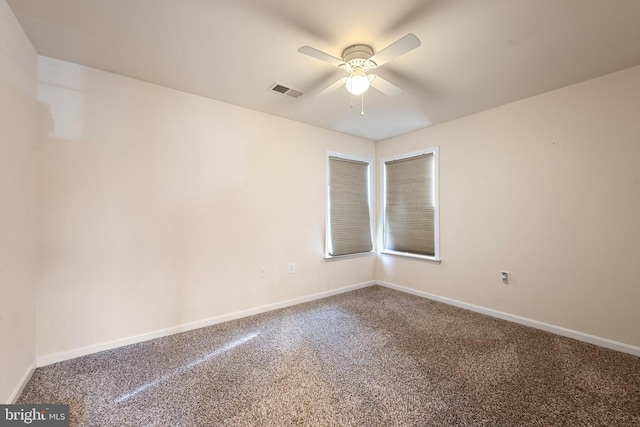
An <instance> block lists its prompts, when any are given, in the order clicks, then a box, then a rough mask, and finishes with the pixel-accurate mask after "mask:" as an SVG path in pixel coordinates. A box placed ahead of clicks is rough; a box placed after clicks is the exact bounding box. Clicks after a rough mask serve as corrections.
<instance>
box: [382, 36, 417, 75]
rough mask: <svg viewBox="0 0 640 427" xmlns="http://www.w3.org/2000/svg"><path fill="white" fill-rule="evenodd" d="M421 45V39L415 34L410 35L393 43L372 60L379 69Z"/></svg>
mask: <svg viewBox="0 0 640 427" xmlns="http://www.w3.org/2000/svg"><path fill="white" fill-rule="evenodd" d="M421 44H422V43H420V39H419V38H418V37H416V35H415V34H411V33H409V34H407V35H406V36H404V37H402V38H401V39H398V40H396V41H395V42H393V43H391V44H390V45H389V46H387V47H385V48H384V49H382V50H381V51H380V52H378V53H376V54H375V55H373V56H372V57H371V58H370V59H371V60H372V61H373V62H375V63H376V65H377V66H378V67H379V66H381V65H383V64H386V63H387V62H389V61H391V60H392V59H395V58H397V57H399V56H401V55H404V54H405V53H407V52H409V51H411V50H413V49H415V48H417V47H419V46H420V45H421Z"/></svg>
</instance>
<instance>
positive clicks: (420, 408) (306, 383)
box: [18, 286, 640, 426]
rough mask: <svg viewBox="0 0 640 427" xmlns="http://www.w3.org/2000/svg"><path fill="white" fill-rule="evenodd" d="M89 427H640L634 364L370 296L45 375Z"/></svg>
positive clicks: (39, 386) (424, 303)
mask: <svg viewBox="0 0 640 427" xmlns="http://www.w3.org/2000/svg"><path fill="white" fill-rule="evenodd" d="M18 403H48V404H52V403H66V404H70V405H71V421H72V423H71V424H72V425H87V426H88V425H90V426H152V425H153V426H155V425H157V426H169V425H171V426H218V425H221V426H222V425H224V426H449V425H455V426H460V425H499V426H525V425H526V426H556V425H571V426H573V425H584V426H595V425H609V426H634V425H635V426H640V358H638V357H635V356H631V355H628V354H624V353H619V352H615V351H612V350H607V349H604V348H599V347H596V346H592V345H589V344H585V343H581V342H578V341H575V340H572V339H568V338H563V337H559V336H556V335H553V334H550V333H546V332H542V331H538V330H535V329H531V328H527V327H524V326H521V325H517V324H514V323H510V322H506V321H503V320H498V319H494V318H491V317H487V316H484V315H480V314H477V313H473V312H469V311H465V310H462V309H458V308H455V307H451V306H447V305H444V304H441V303H437V302H433V301H430V300H427V299H423V298H420V297H416V296H412V295H407V294H404V293H401V292H397V291H393V290H390V289H387V288H383V287H379V286H373V287H370V288H366V289H361V290H358V291H354V292H349V293H346V294H342V295H338V296H335V297H331V298H326V299H323V300H319V301H314V302H311V303H306V304H301V305H297V306H294V307H290V308H286V309H282V310H277V311H273V312H269V313H265V314H261V315H257V316H253V317H249V318H245V319H241V320H237V321H232V322H228V323H224V324H220V325H216V326H211V327H208V328H203V329H198V330H195V331H191V332H187V333H183V334H178V335H173V336H170V337H165V338H160V339H156V340H153V341H147V342H144V343H140V344H135V345H130V346H127V347H123V348H119V349H115V350H110V351H105V352H101V353H97V354H93V355H90V356H85V357H80V358H77V359H73V360H69V361H65V362H61V363H57V364H54V365H49V366H46V367H44V368H39V369H37V370H36V372H35V373H34V375H33V377H32V379H31V381H30V382H29V383H28V385H27V386H26V388H25V390H24V392H23V393H22V395H21V396H20V399H19V402H18Z"/></svg>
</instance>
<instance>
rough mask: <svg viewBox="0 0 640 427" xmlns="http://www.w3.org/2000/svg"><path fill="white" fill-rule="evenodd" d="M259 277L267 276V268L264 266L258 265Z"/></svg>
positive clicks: (264, 277)
mask: <svg viewBox="0 0 640 427" xmlns="http://www.w3.org/2000/svg"><path fill="white" fill-rule="evenodd" d="M260 278H261V279H266V278H267V269H266V268H265V267H260Z"/></svg>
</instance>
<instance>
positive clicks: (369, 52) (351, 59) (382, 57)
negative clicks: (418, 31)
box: [298, 33, 421, 97]
mask: <svg viewBox="0 0 640 427" xmlns="http://www.w3.org/2000/svg"><path fill="white" fill-rule="evenodd" d="M420 44H421V43H420V39H418V37H416V36H415V35H414V34H411V33H409V34H407V35H406V36H404V37H402V38H400V39H398V40H396V41H395V42H393V43H391V44H390V45H389V46H387V47H385V48H384V49H382V50H381V51H379V52H377V53H375V54H374V51H373V49H372V48H371V46H368V45H365V44H356V45H353V46H349V47H348V48H346V49H345V50H344V51H343V52H342V59H340V58H336V57H335V56H333V55H329V54H328V53H325V52H322V51H321V50H318V49H316V48H314V47H311V46H302V47H301V48H300V49H298V52H300V53H303V54H305V55H308V56H310V57H312V58H316V59H319V60H320V61H323V62H326V63H328V64H331V65H334V66H336V67H338V68H341V69H343V70H344V71H346V72H347V73H348V74H349V75H348V76H347V77H342V78H341V79H339V80H338V81H336V82H335V83H333V84H331V85H330V86H329V87H327V88H326V89H324V90H323V91H322V92H320V93H318V94H317V95H316V96H318V97H319V96H325V95H327V94H329V93H332V92H334V91H335V90H337V89H338V88H339V87H341V86H342V85H345V86H346V88H347V90H348V91H349V93H351V94H353V95H361V94H363V93H364V92H366V91H367V89H369V86H373V87H374V88H376V89H377V90H379V91H380V92H382V93H384V94H385V95H387V96H397V95H399V94H401V93H402V89H400V88H399V87H398V86H396V85H394V84H393V83H390V82H389V81H387V80H385V79H383V78H382V77H380V76H378V75H375V74H369V71H371V70H373V69H375V68H378V67H380V66H382V65H384V64H386V63H387V62H389V61H391V60H392V59H395V58H397V57H399V56H401V55H404V54H405V53H407V52H409V51H411V50H413V49H415V48H417V47H419V46H420Z"/></svg>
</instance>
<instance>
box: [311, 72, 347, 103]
mask: <svg viewBox="0 0 640 427" xmlns="http://www.w3.org/2000/svg"><path fill="white" fill-rule="evenodd" d="M346 82H347V77H343V78H341V79H340V80H338V81H336V82H334V83H332V84H331V85H330V86H329V87H328V88H326V89H325V90H323V91H322V92H320V93H318V94H317V95H316V98H321V97H323V96H327V95H329V94H330V93H333V92H335V91H336V90H337V89H338V88H339V87H340V86H342V85H344V84H345V83H346Z"/></svg>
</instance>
